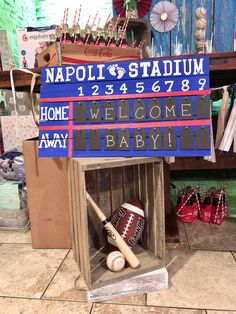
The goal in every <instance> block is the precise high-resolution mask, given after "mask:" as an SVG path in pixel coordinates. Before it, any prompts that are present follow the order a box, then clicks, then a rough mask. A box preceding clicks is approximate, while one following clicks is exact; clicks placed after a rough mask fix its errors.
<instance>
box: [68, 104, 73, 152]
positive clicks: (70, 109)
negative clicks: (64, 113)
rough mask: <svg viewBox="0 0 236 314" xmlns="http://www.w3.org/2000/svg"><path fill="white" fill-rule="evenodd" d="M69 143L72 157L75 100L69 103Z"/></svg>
mask: <svg viewBox="0 0 236 314" xmlns="http://www.w3.org/2000/svg"><path fill="white" fill-rule="evenodd" d="M68 133H69V143H68V157H72V153H73V152H72V151H73V150H72V145H73V142H72V138H73V102H70V103H69V128H68Z"/></svg>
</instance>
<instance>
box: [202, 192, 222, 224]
mask: <svg viewBox="0 0 236 314" xmlns="http://www.w3.org/2000/svg"><path fill="white" fill-rule="evenodd" d="M226 214H227V202H226V194H225V188H224V187H221V188H219V189H216V188H215V187H211V188H210V189H209V190H208V191H206V192H205V194H204V198H203V204H202V208H201V215H200V217H201V220H202V221H203V222H208V223H211V224H217V225H220V224H221V223H222V222H223V221H224V217H225V215H226Z"/></svg>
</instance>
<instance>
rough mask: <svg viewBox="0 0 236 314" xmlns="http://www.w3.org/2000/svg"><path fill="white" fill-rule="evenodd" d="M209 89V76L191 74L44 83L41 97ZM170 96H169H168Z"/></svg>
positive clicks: (153, 94) (143, 93) (155, 95)
mask: <svg viewBox="0 0 236 314" xmlns="http://www.w3.org/2000/svg"><path fill="white" fill-rule="evenodd" d="M207 90H209V77H208V76H206V75H202V76H191V77H189V78H183V77H175V78H171V79H169V80H167V79H166V78H158V79H145V80H142V81H136V80H133V81H122V82H120V81H113V82H112V81H106V82H98V83H97V84H94V83H91V82H89V83H84V84H80V83H78V84H65V85H63V86H62V85H58V84H54V85H43V86H42V87H41V94H40V96H41V98H42V99H47V98H66V97H78V99H79V98H80V97H81V99H83V97H91V98H93V99H96V98H98V99H99V98H101V97H103V96H106V97H108V96H109V97H110V98H111V99H112V97H113V96H114V97H115V96H117V95H119V96H120V99H122V96H126V97H127V95H134V94H136V95H137V96H139V95H140V98H141V97H142V95H145V93H149V94H150V96H149V97H158V93H163V92H167V93H168V94H169V96H170V97H171V92H183V93H185V92H186V93H187V92H188V91H207ZM167 97H168V96H167Z"/></svg>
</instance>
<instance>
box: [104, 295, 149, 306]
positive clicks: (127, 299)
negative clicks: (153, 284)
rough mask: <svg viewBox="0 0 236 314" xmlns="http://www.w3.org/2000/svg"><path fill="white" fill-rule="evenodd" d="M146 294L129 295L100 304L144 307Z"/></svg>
mask: <svg viewBox="0 0 236 314" xmlns="http://www.w3.org/2000/svg"><path fill="white" fill-rule="evenodd" d="M146 297H147V296H146V294H141V295H130V296H123V297H117V298H113V299H112V300H107V301H104V302H102V303H114V304H130V305H145V304H146Z"/></svg>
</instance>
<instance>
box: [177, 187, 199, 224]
mask: <svg viewBox="0 0 236 314" xmlns="http://www.w3.org/2000/svg"><path fill="white" fill-rule="evenodd" d="M175 210H176V216H177V217H176V219H177V220H180V221H182V222H193V221H194V220H196V219H197V218H198V215H199V212H200V194H199V192H198V187H193V188H192V187H191V186H188V187H186V188H183V189H182V190H181V191H180V192H179V197H178V200H177V205H176V208H175Z"/></svg>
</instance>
